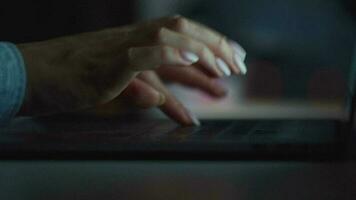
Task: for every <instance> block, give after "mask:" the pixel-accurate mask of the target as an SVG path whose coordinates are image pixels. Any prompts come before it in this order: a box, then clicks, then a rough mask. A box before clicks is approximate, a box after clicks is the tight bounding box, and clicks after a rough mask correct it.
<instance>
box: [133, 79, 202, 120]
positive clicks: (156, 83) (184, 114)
mask: <svg viewBox="0 0 356 200" xmlns="http://www.w3.org/2000/svg"><path fill="white" fill-rule="evenodd" d="M139 78H140V79H142V80H144V81H145V82H147V83H149V84H150V85H151V86H152V87H154V88H155V89H157V90H158V91H160V92H161V93H162V94H164V95H165V99H166V101H165V103H164V104H163V105H161V106H160V107H159V108H160V110H161V111H162V112H163V113H165V114H166V115H167V116H168V117H170V118H171V119H173V120H175V121H176V122H178V123H180V124H182V125H200V122H199V120H198V119H197V118H196V117H195V116H194V115H193V114H192V113H191V112H190V111H189V110H188V109H187V108H185V107H184V106H183V105H182V104H181V103H180V102H179V101H178V100H177V99H176V98H175V97H174V95H173V94H171V92H170V91H169V90H168V89H167V88H166V86H164V84H163V83H162V82H161V81H160V79H159V78H158V77H157V75H156V74H155V73H153V72H144V73H141V74H140V75H139Z"/></svg>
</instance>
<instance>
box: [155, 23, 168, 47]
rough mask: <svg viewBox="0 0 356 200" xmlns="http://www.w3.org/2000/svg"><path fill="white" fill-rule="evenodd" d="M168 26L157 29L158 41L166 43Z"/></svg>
mask: <svg viewBox="0 0 356 200" xmlns="http://www.w3.org/2000/svg"><path fill="white" fill-rule="evenodd" d="M167 31H168V30H167V28H165V27H160V28H158V29H157V31H156V37H155V39H156V42H158V43H164V42H165V40H166V35H167Z"/></svg>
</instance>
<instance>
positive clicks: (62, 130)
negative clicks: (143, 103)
mask: <svg viewBox="0 0 356 200" xmlns="http://www.w3.org/2000/svg"><path fill="white" fill-rule="evenodd" d="M355 64H356V63H353V64H352V65H353V66H352V67H351V70H350V71H351V73H350V80H349V94H348V97H347V99H348V101H347V103H346V104H347V108H346V109H348V110H349V113H350V114H349V117H348V119H347V120H342V119H340V120H337V119H297V120H294V119H289V118H288V119H283V118H282V119H269V120H267V119H235V120H234V119H227V120H217V119H209V120H203V121H202V125H201V126H199V127H181V126H179V125H177V124H176V123H174V122H172V121H170V120H164V119H144V118H140V117H139V116H134V115H132V116H131V115H126V116H115V117H99V116H92V115H83V114H61V115H54V116H49V117H37V118H18V119H15V120H13V121H12V122H11V123H10V124H9V125H8V126H6V127H2V128H1V129H0V158H3V159H4V158H5V159H259V160H260V159H277V160H292V159H293V160H294V159H297V160H334V159H345V158H347V157H348V156H349V155H350V154H348V153H347V152H349V150H350V148H351V149H352V148H353V149H354V148H355V147H354V146H356V144H355V145H352V144H350V141H351V142H352V141H356V140H354V139H352V138H353V137H352V136H353V135H355V134H354V133H353V127H355V126H356V122H355V120H354V118H355V117H354V110H355V106H356V97H355V95H354V94H355V90H356V89H355V76H356V65H355Z"/></svg>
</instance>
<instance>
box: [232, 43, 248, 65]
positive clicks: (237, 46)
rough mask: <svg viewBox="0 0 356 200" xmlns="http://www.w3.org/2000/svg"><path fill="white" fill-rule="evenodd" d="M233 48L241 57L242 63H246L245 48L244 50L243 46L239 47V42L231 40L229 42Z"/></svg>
mask: <svg viewBox="0 0 356 200" xmlns="http://www.w3.org/2000/svg"><path fill="white" fill-rule="evenodd" d="M229 43H230V45H231V47H232V48H233V49H234V51H235V53H237V55H238V56H240V58H241V60H242V61H245V58H246V54H247V53H246V51H245V49H244V48H242V46H241V45H239V44H238V43H237V42H235V41H233V40H230V41H229Z"/></svg>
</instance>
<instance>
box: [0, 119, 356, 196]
mask: <svg viewBox="0 0 356 200" xmlns="http://www.w3.org/2000/svg"><path fill="white" fill-rule="evenodd" d="M45 120H47V121H46V123H45V124H47V125H46V127H43V123H37V122H39V121H38V120H37V121H36V120H35V121H33V122H30V123H29V124H26V123H22V124H23V126H24V127H25V128H31V129H32V130H33V131H34V132H37V131H39V132H38V133H39V136H41V135H42V134H41V130H43V128H45V129H48V128H53V129H56V123H51V119H45ZM88 120H89V122H90V120H91V119H88ZM71 123H73V121H68V125H69V126H70V127H71V128H73V127H72V125H71ZM41 124H42V125H41ZM26 126H27V127H26ZM12 127H16V123H15V124H13V126H12ZM61 127H62V128H65V127H63V126H61ZM12 131H14V132H13V133H14V134H15V132H17V131H16V130H15V129H12ZM9 139H11V137H9ZM25 139H26V137H25ZM27 139H29V138H27ZM355 169H356V163H355V162H351V161H350V162H341V161H340V162H336V161H335V162H310V161H308V162H301V161H299V162H297V161H188V160H187V161H183V160H182V161H124V160H122V161H113V160H111V161H110V160H109V161H105V160H102V161H85V160H82V161H73V160H72V161H71V160H68V161H65V160H64V161H58V160H43V161H32V160H26V161H0V199H1V200H18V199H19V200H22V199H26V200H32V199H33V200H41V199H51V200H62V199H63V200H67V199H86V200H92V199H93V200H94V199H95V200H97V199H106V200H110V199H133V200H139V199H154V200H159V199H164V200H166V199H170V200H174V199H184V200H190V199H194V200H196V199H207V200H209V199H233V200H236V199H241V200H244V199H256V200H259V199H283V200H285V199H288V200H289V199H291V200H293V199H303V200H305V199H330V200H343V199H355V197H356V170H355Z"/></svg>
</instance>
